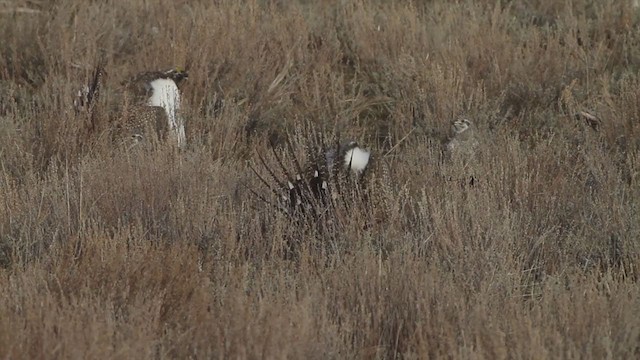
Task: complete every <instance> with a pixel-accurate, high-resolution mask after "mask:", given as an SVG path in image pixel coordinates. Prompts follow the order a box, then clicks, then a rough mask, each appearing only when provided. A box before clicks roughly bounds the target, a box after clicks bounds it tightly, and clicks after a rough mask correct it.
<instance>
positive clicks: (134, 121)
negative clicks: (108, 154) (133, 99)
mask: <svg viewBox="0 0 640 360" xmlns="http://www.w3.org/2000/svg"><path fill="white" fill-rule="evenodd" d="M167 127H168V124H167V115H166V113H165V111H164V109H163V108H161V107H159V106H147V105H135V106H131V107H129V108H127V109H125V111H124V113H123V114H122V118H121V121H120V122H119V123H118V124H117V126H116V128H117V132H118V135H119V136H120V137H122V138H133V139H135V140H145V139H146V138H147V137H148V136H149V134H155V135H156V136H157V137H158V138H159V139H163V138H164V137H165V136H166V133H167Z"/></svg>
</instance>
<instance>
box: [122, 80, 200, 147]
mask: <svg viewBox="0 0 640 360" xmlns="http://www.w3.org/2000/svg"><path fill="white" fill-rule="evenodd" d="M187 78H188V73H187V72H186V71H184V70H181V69H171V70H167V71H152V72H144V73H141V74H138V75H136V76H135V77H133V78H131V79H130V80H128V81H126V82H124V85H125V86H126V89H127V90H128V94H131V95H133V102H134V104H133V105H130V106H126V107H125V113H124V116H123V118H122V122H121V124H120V131H122V132H123V133H124V135H129V136H131V137H132V138H134V139H136V140H143V139H145V137H148V136H149V135H150V134H152V133H153V132H155V134H156V135H157V136H158V137H159V138H161V139H164V138H168V139H169V140H171V141H173V142H175V143H176V144H177V145H178V146H179V147H181V148H182V147H184V146H185V145H186V144H187V139H186V136H185V130H184V120H183V118H182V116H181V114H180V100H181V94H180V88H179V86H180V85H181V83H182V82H183V81H185V80H186V79H187Z"/></svg>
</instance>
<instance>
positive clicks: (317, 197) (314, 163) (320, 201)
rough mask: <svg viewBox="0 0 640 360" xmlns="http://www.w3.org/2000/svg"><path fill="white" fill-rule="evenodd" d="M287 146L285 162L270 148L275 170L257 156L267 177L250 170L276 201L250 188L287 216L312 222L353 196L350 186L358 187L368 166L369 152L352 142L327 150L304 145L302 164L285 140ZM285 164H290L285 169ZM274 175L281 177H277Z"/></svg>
mask: <svg viewBox="0 0 640 360" xmlns="http://www.w3.org/2000/svg"><path fill="white" fill-rule="evenodd" d="M287 145H288V149H287V151H285V154H289V156H288V157H289V158H290V159H289V160H290V161H288V162H285V160H286V159H283V157H282V156H280V155H278V153H277V151H276V150H275V148H274V149H273V155H274V157H275V160H276V163H277V166H276V167H272V166H269V165H268V164H267V162H266V160H265V159H264V158H263V157H262V156H261V155H260V154H258V157H259V159H260V162H261V163H262V165H263V167H264V168H265V169H266V172H267V174H268V176H262V175H260V173H259V172H258V171H257V170H256V169H255V168H253V167H252V168H251V169H252V171H253V172H254V174H255V175H256V176H257V177H258V178H259V179H260V181H261V182H262V183H263V185H265V186H266V187H267V188H268V189H269V190H270V191H271V192H272V193H273V194H275V197H276V200H275V201H270V200H269V199H268V198H267V197H265V196H262V195H261V194H259V193H258V192H256V191H254V190H252V189H250V191H251V192H252V193H253V194H254V195H255V196H257V197H258V198H260V199H261V200H262V201H264V202H266V203H268V204H270V205H272V206H275V207H276V208H278V209H279V210H281V211H282V212H284V213H285V214H287V215H311V216H312V219H315V218H317V216H318V215H319V213H320V212H323V211H324V210H326V209H327V208H328V207H330V206H331V205H335V202H336V201H340V200H344V199H345V198H347V197H349V196H350V195H353V191H354V190H355V188H354V186H355V187H358V186H360V185H361V183H362V179H363V178H364V176H365V174H366V172H367V170H368V168H369V166H370V160H371V152H370V151H368V150H365V149H363V148H361V147H360V146H359V145H358V143H357V142H355V141H348V142H344V143H342V144H340V143H339V142H337V143H336V144H335V145H333V146H331V147H328V146H325V145H324V142H317V143H315V144H311V145H310V144H307V145H306V146H305V152H306V164H305V165H302V164H301V163H300V161H299V160H298V158H297V157H296V156H295V152H294V150H293V146H292V144H291V143H290V142H289V141H288V142H287ZM287 163H293V165H291V166H289V167H288V166H287V165H286V164H287ZM278 173H281V174H282V176H278ZM282 177H284V180H282ZM268 178H270V179H271V182H270V181H268ZM343 204H344V201H343Z"/></svg>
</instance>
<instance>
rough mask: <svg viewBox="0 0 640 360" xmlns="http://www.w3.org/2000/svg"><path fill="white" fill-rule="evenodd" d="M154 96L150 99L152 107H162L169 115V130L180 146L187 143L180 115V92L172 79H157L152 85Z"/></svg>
mask: <svg viewBox="0 0 640 360" xmlns="http://www.w3.org/2000/svg"><path fill="white" fill-rule="evenodd" d="M150 86H151V88H152V90H153V91H152V95H151V97H150V98H149V105H150V106H160V107H162V108H163V109H164V110H165V112H166V113H167V119H168V120H169V129H170V131H171V132H172V133H174V134H175V137H176V140H177V141H178V145H179V146H183V145H184V144H185V143H186V136H185V132H184V124H183V122H182V119H181V118H180V116H179V114H178V110H179V109H180V91H179V90H178V86H177V85H176V83H175V82H174V81H173V80H171V79H157V80H154V81H152V82H151V83H150Z"/></svg>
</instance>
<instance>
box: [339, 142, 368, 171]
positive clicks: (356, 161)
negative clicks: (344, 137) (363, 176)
mask: <svg viewBox="0 0 640 360" xmlns="http://www.w3.org/2000/svg"><path fill="white" fill-rule="evenodd" d="M370 156H371V153H370V152H368V151H366V150H362V149H361V148H359V147H355V148H353V149H351V150H349V151H347V153H346V154H345V157H344V165H345V166H347V167H348V166H349V164H351V170H352V171H354V172H356V173H359V172H362V171H363V170H364V169H365V168H366V167H367V165H368V164H369V157H370Z"/></svg>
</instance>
